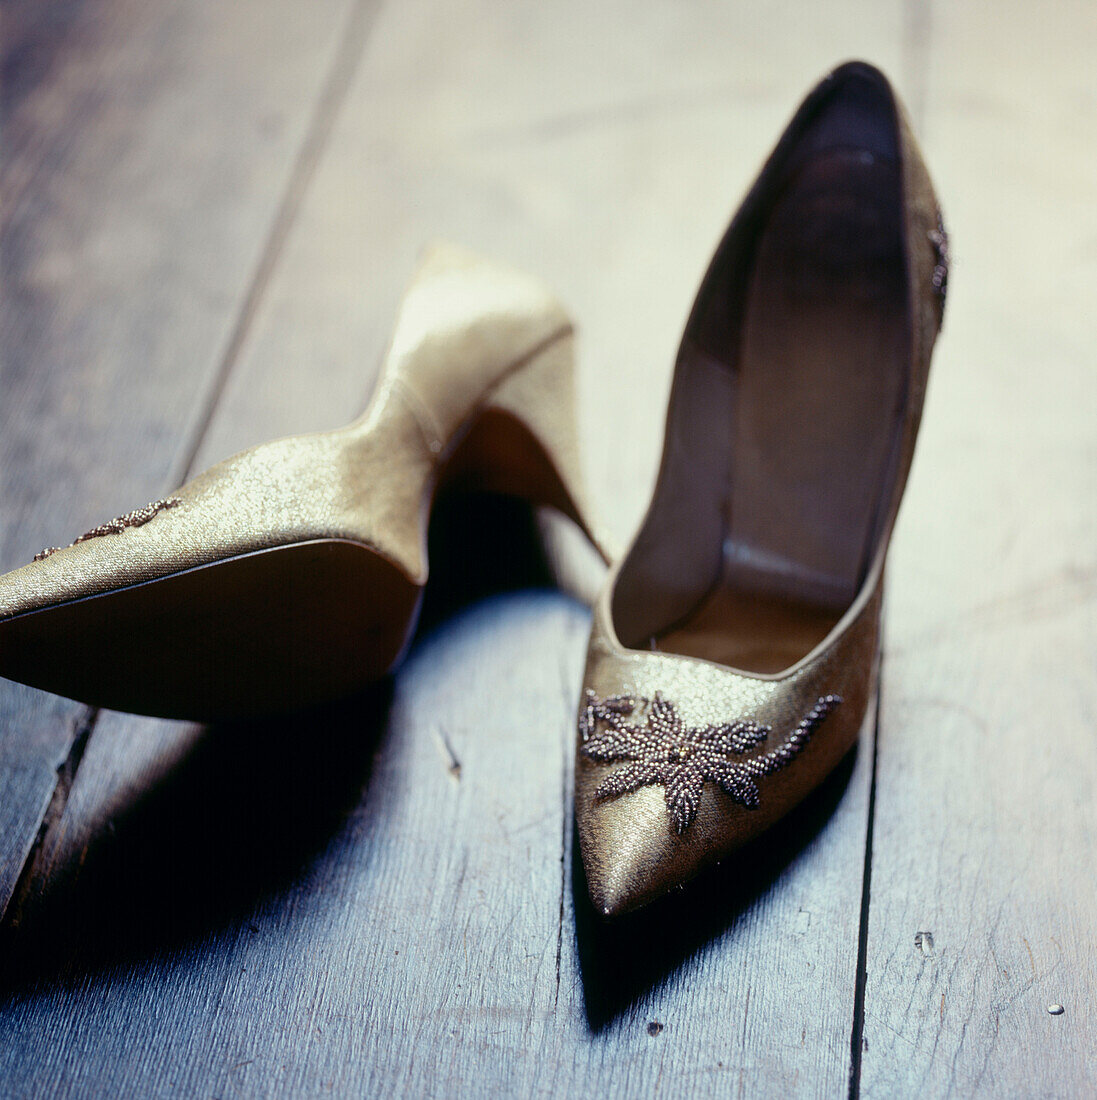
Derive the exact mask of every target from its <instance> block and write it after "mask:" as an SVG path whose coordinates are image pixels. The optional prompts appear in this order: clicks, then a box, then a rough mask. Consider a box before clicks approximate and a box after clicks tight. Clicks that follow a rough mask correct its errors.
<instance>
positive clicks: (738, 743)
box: [579, 691, 842, 836]
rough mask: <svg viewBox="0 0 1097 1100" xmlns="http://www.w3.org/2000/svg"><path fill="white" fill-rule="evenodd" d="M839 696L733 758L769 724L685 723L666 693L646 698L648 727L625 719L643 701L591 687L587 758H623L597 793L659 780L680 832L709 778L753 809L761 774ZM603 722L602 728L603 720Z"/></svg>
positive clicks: (793, 750)
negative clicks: (769, 742)
mask: <svg viewBox="0 0 1097 1100" xmlns="http://www.w3.org/2000/svg"><path fill="white" fill-rule="evenodd" d="M841 701H842V700H841V698H840V697H839V696H837V695H826V696H823V697H822V698H820V699H819V700H818V702H816V704H815V706H814V707H812V709H811V710H810V711H809V712H808V714H807V715H806V716H805V717H804V718H803V719H802V720H801V721H800V723H799V725H797V727H796V729H795V730H793V731H792V733H790V734H789V735H788V737H786V738H785V740H784V741H783V742H782V743H781V744H780V745H778V746H777V748H775V749H772V750H771V751H770V752H767V753H763V754H762V755H760V756H755V757H752V758H751V759H749V760H742V761H733V760H729V759H728V757H729V756H742V755H744V754H745V753H747V752H749V751H750V750H751V749H752V748H754V747H755V746H756V745H759V744H761V743H762V742H763V741H764V740H765V739H766V738H767V737H768V736H769V734H770V727H769V726H763V725H760V724H759V723H757V722H746V721H741V720H737V721H734V722H727V723H724V724H723V725H719V726H712V725H708V726H687V725H686V724H685V723H684V722H683V721H682V719H681V717H680V716H679V714H678V711H677V710H676V709H675V707H674V704H673V703H670V702H668V701H667V700H666V699H664V698H663V697H662V695H661V694H659V693H656V695H655V698H654V699H652V700H651V701H650V704H648V702H647V700H639V702H640V703H641V704H642V705H647V706H648V711H647V715H646V717H645V719H644V722H643V725H631V724H629V723H628V722H627V721H626V720H625V719H626V717H627V716H629V715H631V714H632V713H633V712H634V710H635V709H636V704H637V702H638V700H636V699H634V698H632V697H631V696H627V695H611V696H608V697H607V698H605V699H599V698H598V697H597V696H596V695H595V694H594V692H593V691H588V692H587V694H586V698H585V700H584V707H583V712H582V714H581V715H580V718H579V730H580V733H581V734H582V736H583V739H584V741H585V744H584V745H583V747H582V750H581V751H582V753H583V755H584V756H586V757H588V758H589V759H591V760H595V761H597V762H598V763H600V764H614V763H617V762H619V761H620V762H623V763H624V767H622V768H618V769H617V770H616V771H615V772H613V774H611V775H610V776H608V777H607V778H606V779H603V780H602V782H601V783H600V784H599V785H598V787H597V789H596V790H595V792H594V795H595V797H596V798H598V799H605V798H615V797H617V796H618V795H622V794H628V793H630V792H631V791H635V790H637V789H639V788H640V787H645V786H650V785H652V784H656V783H657V784H660V785H661V786H663V787H664V788H665V789H666V801H667V812H668V813H669V814H670V819H671V822H672V823H673V825H674V830H675V832H677V833H678V835H679V836H681V834H682V833H684V832H685V831H686V829H688V828H689V827H690V825H692V824H693V821H694V819H695V818H696V817H697V809H698V806H699V805H700V802H701V791H702V789H703V788H704V785H705V783H706V782H708V781H711V782H714V783H716V784H717V785H718V786H719V787H720V789H721V790H722V791H723V792H724V793H725V794H727V795H728V796H729V797H730V798H731V799H732V800H733V801H735V802H737V803H739V804H740V805H742V806H745V807H747V809H751V810H753V809H755V808H756V807H757V806H758V804H759V801H760V795H759V792H758V784H757V782H756V780H757V779H758V778H760V777H761V776H763V775H772V774H773V773H774V772H776V771H780V769H781V768H784V767H785V766H786V765H788V764H789V763H791V762H792V760H794V759H795V758H796V756H797V755H799V753H800V752H801V751H802V750H803V748H804V746H805V745H807V743H808V741H809V740H810V739H811V735H812V734H813V733H814V732H815V730H816V729H818V727H819V726H820V725H821V724H822V722H823V721H824V719H825V718H826V717H827V715H828V714H830V712H831V711H832V710H834V708H835V707H837V706H838V704H839V703H841ZM599 722H600V723H601V724H602V725H603V726H604V727H605V728H604V729H603V730H602V732H601V733H596V732H595V731H596V729H597V726H598V723H599Z"/></svg>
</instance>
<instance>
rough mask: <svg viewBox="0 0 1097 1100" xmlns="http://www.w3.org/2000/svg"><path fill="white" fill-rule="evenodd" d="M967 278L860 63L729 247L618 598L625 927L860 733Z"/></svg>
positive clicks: (786, 144)
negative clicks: (886, 582)
mask: <svg viewBox="0 0 1097 1100" xmlns="http://www.w3.org/2000/svg"><path fill="white" fill-rule="evenodd" d="M947 277H948V254H947V238H946V235H945V232H944V228H943V225H942V223H941V218H940V211H939V209H938V205H937V201H936V198H935V196H934V192H933V187H932V185H931V183H930V180H929V176H928V174H927V172H926V169H925V166H924V164H923V163H922V158H921V156H920V155H919V152H918V149H917V147H916V145H915V143H914V139H913V138H912V136H911V133H910V129H909V127H908V123H907V121H906V119H905V116H904V114H903V110H902V108H901V106H900V104H899V103H898V101H897V99H896V96H895V94H894V92H893V91H892V89H891V87H890V85H889V84H888V81H887V80H886V78H885V77H884V76H883V75H882V74H881V73H880V72H879V71H877V70H876V69H874V68H872V67H871V66H869V65H865V64H860V63H850V64H847V65H844V66H842V67H841V68H839V69H837V70H836V71H835V72H834V73H832V74H831V75H830V76H828V77H827V78H826V79H825V80H823V81H822V82H821V83H820V84H819V86H818V87H817V88H815V90H814V91H812V93H811V94H810V95H809V96H808V98H807V99H806V100H805V101H804V103H803V105H802V106H801V107H800V109H799V111H798V112H797V113H796V115H795V117H794V118H793V120H792V122H791V123H790V125H789V127H788V129H787V130H786V132H785V134H784V136H783V137H782V138H781V140H780V142H779V143H778V145H777V147H776V149H775V150H774V152H773V154H772V155H771V157H770V158H769V160H768V161H767V163H766V164H765V166H764V168H763V169H762V172H761V174H760V176H759V178H758V180H757V182H756V183H755V185H754V187H753V188H752V189H751V191H750V192H749V194H748V195H747V197H746V199H745V200H744V202H743V205H742V207H741V208H740V210H739V212H738V214H737V215H736V217H735V219H734V220H733V222H732V223H731V226H730V228H729V229H728V231H727V234H726V235H725V237H724V239H723V241H722V242H721V244H720V246H719V248H718V249H717V251H716V254H715V256H714V258H713V260H712V263H711V265H710V267H709V270H708V273H707V274H706V276H705V278H704V281H703V283H702V284H701V288H700V291H699V293H698V295H697V299H696V302H695V304H694V307H693V311H692V313H691V315H690V318H689V321H688V323H687V326H686V330H685V334H684V337H683V340H682V344H681V348H680V350H679V353H678V359H677V363H676V368H675V375H674V382H673V387H672V391H671V397H670V404H669V409H668V414H667V426H666V440H665V447H664V452H663V459H662V466H661V468H660V473H659V478H658V482H657V486H656V488H655V492H654V496H653V499H652V501H651V504H650V507H649V509H648V512H647V515H646V518H645V519H644V521H643V523H642V525H641V527H640V530H639V533H638V534H637V535H636V537H635V540H634V541H633V544H632V546H631V548H630V550H629V551H628V553H627V554H626V555H625V557H624V558H623V560H622V561H621V562H620V564H619V565H618V566H617V568H616V569H615V570H614V571H613V572H611V574H610V577H609V579H608V581H607V583H606V586H605V588H604V591H603V592H602V595H601V596H600V598H599V600H598V601H597V604H596V606H595V611H594V619H593V624H592V630H591V638H590V646H589V650H588V656H587V665H586V673H585V679H584V685H583V687H584V696H583V699H582V700H581V704H580V714H579V739H578V752H577V763H576V774H575V802H576V809H575V812H576V821H577V827H578V833H579V841H580V847H581V850H582V856H583V863H584V866H585V869H586V877H587V883H588V886H589V890H590V895H591V899H592V901H593V903H594V906H595V908H596V909H597V910H598V911H599V912H600V913H602V914H603V915H605V916H613V915H616V914H620V913H624V912H627V911H628V910H631V909H634V908H636V907H638V906H640V905H643V904H645V903H646V902H649V901H651V900H653V899H654V898H656V897H658V896H659V895H660V894H662V893H664V892H665V891H667V890H669V889H670V888H672V887H673V886H676V885H678V884H680V883H683V882H685V881H686V880H687V879H689V878H690V877H692V876H693V875H695V874H696V873H697V872H698V871H700V870H701V869H702V868H703V867H705V866H706V865H709V864H711V863H714V862H716V861H718V860H720V859H721V857H723V856H725V855H727V854H728V853H729V852H732V851H733V850H734V849H736V848H737V847H739V846H740V845H742V844H744V843H745V842H747V841H749V840H751V839H752V838H754V837H756V836H758V835H759V834H760V833H761V832H762V831H763V830H765V829H766V828H768V827H769V826H770V825H772V824H773V823H774V822H775V821H777V819H778V818H780V817H781V816H782V815H784V814H786V813H787V812H788V811H789V810H790V809H792V808H793V807H794V806H795V805H796V804H797V803H798V802H800V801H801V800H802V799H803V798H804V797H805V796H806V795H807V794H808V793H809V792H810V791H811V790H812V789H813V788H815V787H816V786H817V785H818V784H819V783H820V782H821V781H822V780H823V779H824V777H826V776H827V774H828V773H830V772H831V770H832V769H833V768H834V767H835V765H836V764H838V762H839V761H840V760H841V759H842V758H843V756H845V754H846V753H847V752H848V751H849V749H850V748H851V747H852V745H853V744H854V743H855V741H856V739H857V735H858V731H859V729H860V727H861V724H862V720H863V718H864V715H865V710H866V706H867V703H868V699H869V696H870V693H871V689H872V686H873V683H872V681H873V676H874V669H875V666H876V657H877V646H878V638H879V628H880V627H879V624H880V602H881V590H882V584H883V573H884V559H885V556H886V553H887V547H888V541H889V538H890V535H891V531H892V526H893V524H894V522H895V516H896V512H897V510H898V507H899V501H900V498H901V496H902V493H903V488H904V485H905V483H906V478H907V472H908V470H909V468H910V463H911V456H912V453H913V450H914V442H915V436H916V434H917V430H918V422H919V418H920V416H921V411H922V399H923V394H924V391H925V385H926V377H927V373H928V369H929V361H930V354H931V351H932V349H933V344H934V341H935V339H936V336H937V332H938V329H939V327H940V323H941V318H942V313H943V309H944V297H945V288H946V282H947Z"/></svg>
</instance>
